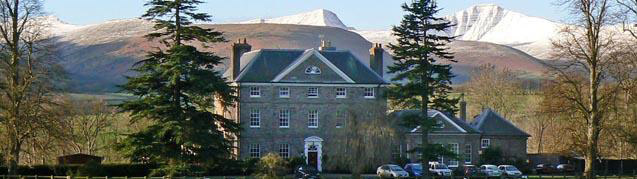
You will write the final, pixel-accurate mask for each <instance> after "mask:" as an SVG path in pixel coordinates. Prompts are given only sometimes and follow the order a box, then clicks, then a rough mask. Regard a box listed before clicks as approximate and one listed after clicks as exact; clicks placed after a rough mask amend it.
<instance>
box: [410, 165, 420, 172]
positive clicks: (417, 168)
mask: <svg viewBox="0 0 637 179" xmlns="http://www.w3.org/2000/svg"><path fill="white" fill-rule="evenodd" d="M411 169H412V170H414V171H422V165H420V164H414V165H411Z"/></svg>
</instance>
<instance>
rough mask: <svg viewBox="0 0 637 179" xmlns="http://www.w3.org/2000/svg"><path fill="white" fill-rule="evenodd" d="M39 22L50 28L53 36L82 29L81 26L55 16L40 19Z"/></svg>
mask: <svg viewBox="0 0 637 179" xmlns="http://www.w3.org/2000/svg"><path fill="white" fill-rule="evenodd" d="M38 22H40V23H43V24H44V25H45V26H48V30H49V32H50V33H51V34H52V35H61V34H64V33H67V32H70V31H73V30H76V29H79V28H81V27H82V26H79V25H73V24H69V23H66V22H64V21H62V20H60V19H59V18H58V17H55V16H42V17H39V18H38Z"/></svg>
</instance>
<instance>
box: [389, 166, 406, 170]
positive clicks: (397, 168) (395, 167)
mask: <svg viewBox="0 0 637 179" xmlns="http://www.w3.org/2000/svg"><path fill="white" fill-rule="evenodd" d="M389 168H390V169H391V171H403V169H402V168H400V167H399V166H390V167H389Z"/></svg>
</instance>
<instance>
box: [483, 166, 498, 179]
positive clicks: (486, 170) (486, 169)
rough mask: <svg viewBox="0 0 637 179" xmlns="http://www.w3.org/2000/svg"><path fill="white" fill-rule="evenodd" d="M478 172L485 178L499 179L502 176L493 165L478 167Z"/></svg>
mask: <svg viewBox="0 0 637 179" xmlns="http://www.w3.org/2000/svg"><path fill="white" fill-rule="evenodd" d="M480 172H481V173H483V174H484V175H486V176H490V177H499V176H502V171H500V169H498V166H495V165H482V166H480Z"/></svg>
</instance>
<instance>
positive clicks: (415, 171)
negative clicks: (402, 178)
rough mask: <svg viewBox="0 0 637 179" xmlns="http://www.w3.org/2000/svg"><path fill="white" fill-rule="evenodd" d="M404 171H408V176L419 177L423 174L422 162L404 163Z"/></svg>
mask: <svg viewBox="0 0 637 179" xmlns="http://www.w3.org/2000/svg"><path fill="white" fill-rule="evenodd" d="M405 171H407V173H409V176H413V177H419V176H422V174H423V168H422V164H419V163H409V164H407V165H405Z"/></svg>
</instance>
